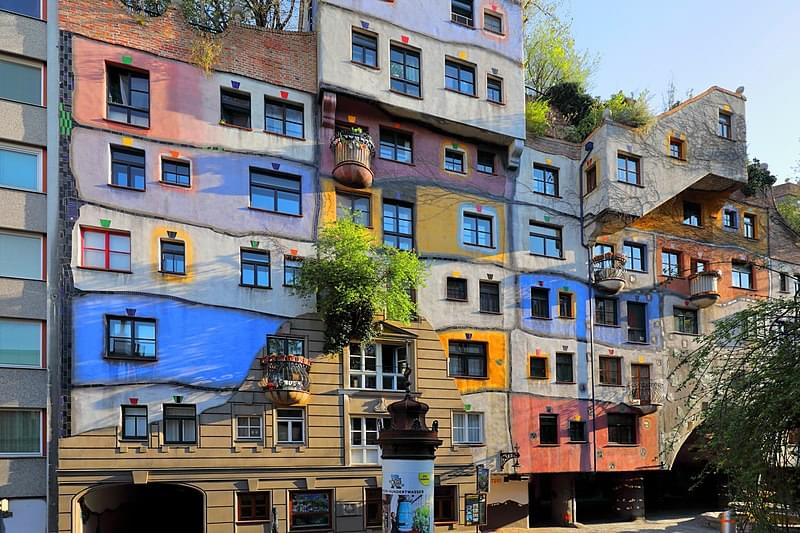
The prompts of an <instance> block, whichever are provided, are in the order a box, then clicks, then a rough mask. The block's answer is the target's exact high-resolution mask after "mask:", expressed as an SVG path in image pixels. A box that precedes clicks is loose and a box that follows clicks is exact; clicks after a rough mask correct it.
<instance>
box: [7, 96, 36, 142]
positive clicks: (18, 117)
mask: <svg viewBox="0 0 800 533" xmlns="http://www.w3.org/2000/svg"><path fill="white" fill-rule="evenodd" d="M46 116H47V110H46V109H45V108H44V107H41V106H36V105H31V104H20V103H17V102H11V101H8V100H0V139H3V140H7V141H19V142H23V143H26V144H34V145H36V146H44V145H45V144H47V120H46Z"/></svg>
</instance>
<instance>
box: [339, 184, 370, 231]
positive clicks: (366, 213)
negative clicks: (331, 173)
mask: <svg viewBox="0 0 800 533" xmlns="http://www.w3.org/2000/svg"><path fill="white" fill-rule="evenodd" d="M371 203H372V199H371V198H370V197H369V196H361V195H360V194H347V193H343V192H339V191H336V218H338V219H340V220H341V219H345V218H350V217H353V222H355V223H356V224H359V225H361V226H364V227H371V226H372V222H371V221H372V215H371V211H372V210H371V209H370V204H371Z"/></svg>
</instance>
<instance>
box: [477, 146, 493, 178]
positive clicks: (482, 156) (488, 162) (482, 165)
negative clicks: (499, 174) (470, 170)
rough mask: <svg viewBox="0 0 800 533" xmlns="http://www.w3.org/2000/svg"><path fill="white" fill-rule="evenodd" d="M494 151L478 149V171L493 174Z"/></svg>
mask: <svg viewBox="0 0 800 533" xmlns="http://www.w3.org/2000/svg"><path fill="white" fill-rule="evenodd" d="M494 157H495V156H494V153H492V152H487V151H485V150H478V165H477V167H476V168H477V169H478V172H483V173H484V174H494Z"/></svg>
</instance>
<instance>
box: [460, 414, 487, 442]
mask: <svg viewBox="0 0 800 533" xmlns="http://www.w3.org/2000/svg"><path fill="white" fill-rule="evenodd" d="M453 443H454V444H482V443H483V413H473V412H469V413H453Z"/></svg>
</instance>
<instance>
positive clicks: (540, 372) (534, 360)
mask: <svg viewBox="0 0 800 533" xmlns="http://www.w3.org/2000/svg"><path fill="white" fill-rule="evenodd" d="M530 367H531V368H530V372H531V377H532V378H533V379H547V378H548V377H549V374H550V373H549V372H548V371H547V357H539V356H533V357H531V358H530Z"/></svg>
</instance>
